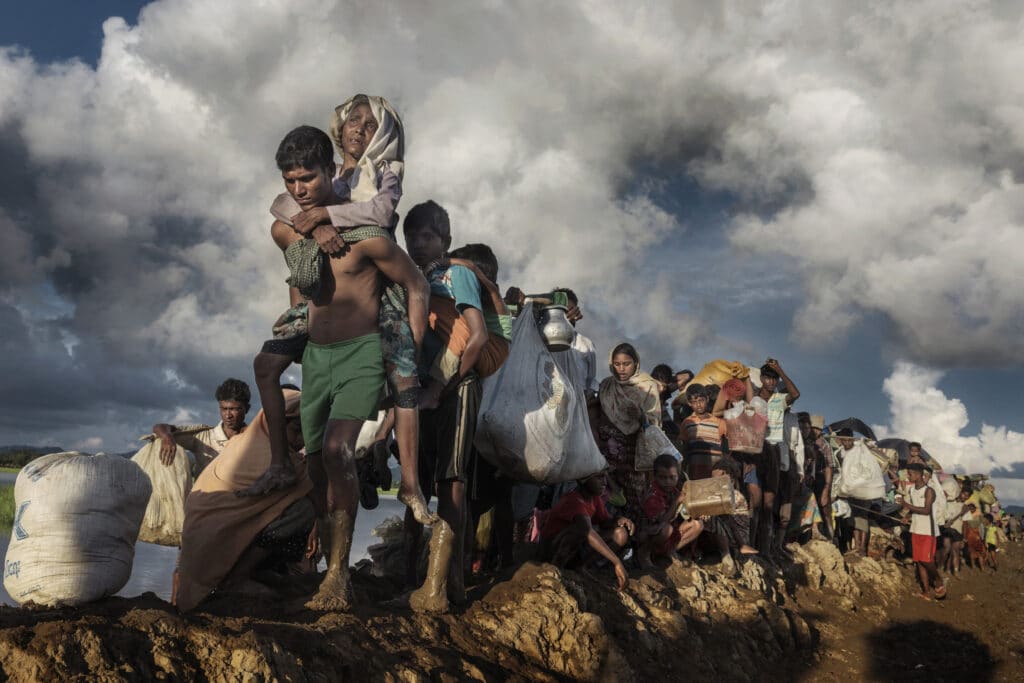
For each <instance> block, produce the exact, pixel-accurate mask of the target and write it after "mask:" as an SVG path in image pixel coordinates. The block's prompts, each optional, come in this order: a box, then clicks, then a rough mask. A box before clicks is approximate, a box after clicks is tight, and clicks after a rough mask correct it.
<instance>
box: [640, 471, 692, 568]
mask: <svg viewBox="0 0 1024 683" xmlns="http://www.w3.org/2000/svg"><path fill="white" fill-rule="evenodd" d="M681 490H682V487H681V486H677V487H676V488H674V489H672V490H671V491H664V490H663V489H662V488H661V487H660V486H658V485H657V484H655V485H654V486H652V487H651V492H650V493H648V494H647V497H646V498H644V502H643V506H642V507H643V513H644V518H645V519H647V520H649V521H653V520H655V519H657V518H658V517H660V516H661V515H662V514H663V513H664V512H665V510H667V509H668V506H669V505H673V504H675V501H676V500H678V499H679V492H680V491H681ZM669 524H671V525H672V533H671V535H669V537H668V538H666V539H665V540H664V541H661V542H660V543H658V544H657V545H655V546H654V548H653V551H654V554H655V555H668V554H669V553H671V552H672V551H673V550H675V549H676V546H677V545H679V539H680V538H681V537H682V535H681V534H680V533H679V528H678V526H677V525H676V522H675V520H672V519H670V520H669Z"/></svg>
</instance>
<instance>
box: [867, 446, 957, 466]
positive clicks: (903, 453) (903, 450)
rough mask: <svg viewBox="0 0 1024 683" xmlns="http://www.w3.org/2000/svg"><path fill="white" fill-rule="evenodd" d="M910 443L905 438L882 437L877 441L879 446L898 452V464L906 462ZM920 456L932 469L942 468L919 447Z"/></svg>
mask: <svg viewBox="0 0 1024 683" xmlns="http://www.w3.org/2000/svg"><path fill="white" fill-rule="evenodd" d="M910 443H911V442H910V441H907V440H906V439H882V440H881V441H879V442H878V446H879V447H880V448H891V449H893V450H894V451H896V453H897V454H899V458H900V465H903V464H905V463H906V462H907V458H909V457H910ZM921 457H922V458H924V461H925V462H926V463H928V464H929V465H930V466H931V468H932V469H933V470H941V469H942V465H940V464H939V461H938V460H936V459H935V458H933V457H932V456H930V455H929V454H928V451H926V450H925V449H924V448H922V449H921Z"/></svg>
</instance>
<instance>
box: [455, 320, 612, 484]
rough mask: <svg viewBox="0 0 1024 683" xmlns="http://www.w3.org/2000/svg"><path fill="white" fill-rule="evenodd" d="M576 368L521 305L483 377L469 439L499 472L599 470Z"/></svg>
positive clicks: (557, 474)
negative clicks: (501, 351)
mask: <svg viewBox="0 0 1024 683" xmlns="http://www.w3.org/2000/svg"><path fill="white" fill-rule="evenodd" d="M576 375H577V370H576V364H575V363H574V362H573V359H572V357H571V356H570V355H569V352H565V353H552V352H551V351H549V350H548V348H547V346H545V344H544V340H543V339H542V338H541V336H540V332H539V331H538V330H537V325H536V322H535V318H534V315H533V305H532V304H527V305H526V307H525V308H524V309H523V311H522V312H521V313H520V314H519V317H518V318H517V319H516V322H515V326H514V327H513V329H512V344H511V348H510V350H509V356H508V359H507V360H506V361H505V363H504V364H503V365H502V366H501V369H500V370H498V372H496V373H495V374H493V375H491V376H490V377H488V378H487V379H486V380H484V383H483V398H482V400H481V405H480V414H479V416H478V420H477V431H476V441H475V445H476V447H477V449H478V450H479V451H480V454H481V455H482V456H483V457H484V458H486V459H487V460H488V461H489V462H490V463H492V464H493V465H494V466H495V467H497V468H498V469H499V470H501V472H502V473H504V474H506V475H507V476H509V477H512V478H513V479H517V480H520V481H529V482H535V483H540V484H557V483H561V482H566V481H572V480H574V479H580V478H583V477H587V476H589V475H591V474H593V473H595V472H598V471H600V470H602V469H604V468H605V467H606V466H607V462H606V461H605V459H604V456H603V455H601V451H600V450H598V448H597V444H596V443H595V442H594V437H593V434H592V433H591V431H590V422H589V419H588V417H587V406H586V401H585V399H584V397H583V394H582V382H581V381H579V378H578V377H577V376H576Z"/></svg>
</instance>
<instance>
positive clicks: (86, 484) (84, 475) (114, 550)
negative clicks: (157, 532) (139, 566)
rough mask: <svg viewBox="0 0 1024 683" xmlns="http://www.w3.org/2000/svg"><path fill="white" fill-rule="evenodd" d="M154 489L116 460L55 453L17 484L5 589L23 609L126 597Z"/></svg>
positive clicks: (32, 467) (32, 466)
mask: <svg viewBox="0 0 1024 683" xmlns="http://www.w3.org/2000/svg"><path fill="white" fill-rule="evenodd" d="M151 491H152V486H151V484H150V483H149V477H147V476H146V473H145V472H143V471H142V469H141V468H140V467H139V466H138V465H136V464H135V463H133V462H132V461H131V460H127V459H125V458H122V457H120V456H116V455H82V454H81V453H54V454H53V455H47V456H44V457H42V458H39V459H37V460H33V461H32V462H30V463H29V464H28V465H26V466H25V467H24V469H22V470H21V473H20V474H18V479H17V481H16V482H15V484H14V503H15V506H16V507H15V519H14V526H13V528H12V529H11V544H10V545H9V546H8V548H7V557H6V558H5V561H4V588H6V589H7V592H8V593H9V594H10V595H11V597H12V598H14V599H15V600H16V601H17V602H18V603H26V602H29V601H31V602H34V603H36V604H39V605H49V606H56V605H79V604H82V603H85V602H91V601H93V600H98V599H100V598H103V597H106V596H108V595H113V594H114V593H116V592H117V591H119V590H121V588H123V587H124V585H125V584H126V583H127V582H128V578H129V576H131V573H132V562H133V560H134V559H135V539H136V537H137V536H138V535H139V525H140V524H141V523H142V517H143V514H144V513H145V511H146V504H147V503H148V502H149V495H150V493H151Z"/></svg>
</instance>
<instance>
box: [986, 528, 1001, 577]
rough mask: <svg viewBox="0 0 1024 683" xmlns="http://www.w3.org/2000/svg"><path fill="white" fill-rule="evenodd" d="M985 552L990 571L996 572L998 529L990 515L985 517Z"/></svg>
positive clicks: (997, 567)
mask: <svg viewBox="0 0 1024 683" xmlns="http://www.w3.org/2000/svg"><path fill="white" fill-rule="evenodd" d="M985 550H986V551H987V554H988V563H989V564H990V565H991V566H992V571H997V570H998V569H999V566H998V565H997V564H996V552H998V550H999V527H998V526H997V525H996V520H995V518H994V517H992V515H990V514H986V515H985Z"/></svg>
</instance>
